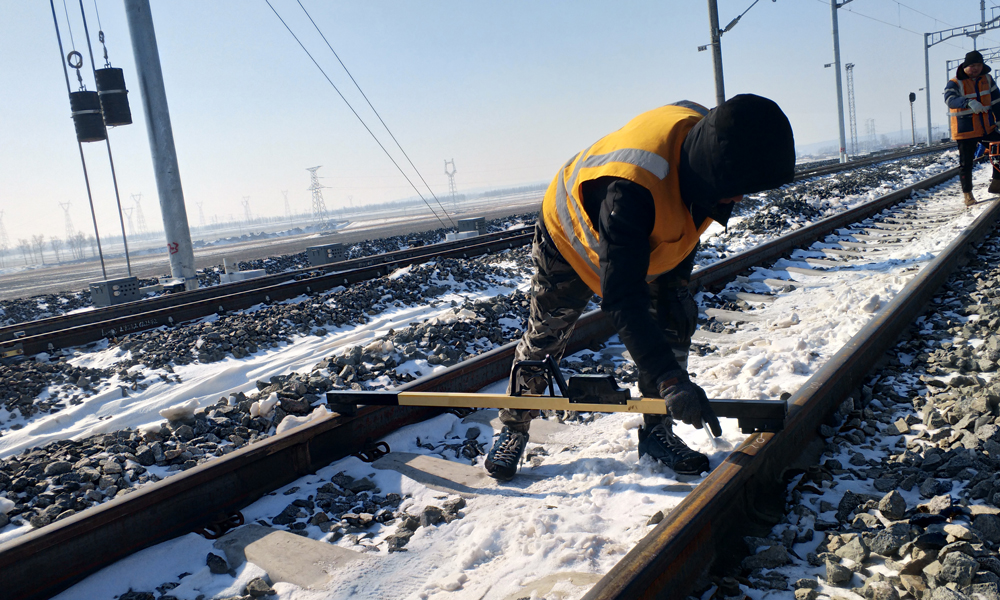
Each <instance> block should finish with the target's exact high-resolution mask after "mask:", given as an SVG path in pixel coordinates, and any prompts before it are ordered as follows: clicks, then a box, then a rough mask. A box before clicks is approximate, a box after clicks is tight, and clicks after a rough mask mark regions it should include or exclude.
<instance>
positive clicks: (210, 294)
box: [0, 144, 953, 358]
mask: <svg viewBox="0 0 1000 600" xmlns="http://www.w3.org/2000/svg"><path fill="white" fill-rule="evenodd" d="M951 146H953V144H941V145H935V146H931V147H928V148H922V149H920V150H917V151H912V152H911V151H903V152H898V153H895V154H891V155H885V156H878V157H871V158H866V159H862V160H857V161H853V162H850V163H846V164H835V165H826V166H822V167H817V168H813V169H804V170H802V171H800V172H799V173H797V174H796V180H802V179H808V178H811V177H816V176H821V175H828V174H831V173H837V172H840V171H845V170H850V169H855V168H858V167H863V166H868V165H871V164H875V163H878V162H884V161H887V160H893V159H896V158H905V157H908V156H917V155H920V154H927V153H933V152H940V151H942V150H945V149H947V148H949V147H951ZM530 242H531V229H530V228H523V229H518V230H510V231H504V232H499V233H493V234H488V235H485V236H479V237H476V238H471V239H467V240H459V241H455V242H444V243H440V244H434V245H430V246H421V247H414V248H408V249H405V250H398V251H395V252H389V253H386V254H380V255H374V256H367V257H362V258H356V259H351V260H346V261H342V262H338V263H331V264H329V265H323V266H320V267H310V268H304V269H298V270H293V271H286V272H283V273H277V274H274V275H268V276H265V277H261V278H257V279H250V280H246V281H242V282H236V283H231V284H226V285H222V286H212V287H208V288H201V289H198V290H192V291H187V292H180V293H176V294H168V295H163V296H159V297H155V298H150V299H144V300H139V301H136V302H129V303H125V304H121V305H116V306H110V307H106V308H98V309H95V310H92V311H87V312H82V313H76V314H71V315H61V316H56V317H50V318H46V319H39V320H36V321H31V322H27V323H18V324H14V325H9V326H6V327H0V358H9V357H14V356H20V355H27V356H31V355H33V354H36V353H38V352H45V351H51V350H55V349H59V348H65V347H69V346H77V345H82V344H87V343H90V342H95V341H98V340H101V339H104V338H106V337H112V338H113V337H116V336H118V335H121V334H124V333H132V332H137V331H144V330H148V329H153V328H156V327H161V326H164V325H168V326H169V325H174V324H177V323H181V322H184V321H188V320H191V319H196V318H199V317H204V316H208V315H211V314H213V313H217V312H220V311H230V310H240V309H244V308H248V307H250V306H253V305H255V304H259V303H261V302H278V301H281V300H286V299H288V298H294V297H296V296H299V295H302V294H309V293H317V292H321V291H325V290H328V289H331V288H333V287H336V286H338V285H350V284H352V283H357V282H359V281H365V280H368V279H373V278H375V277H380V276H382V275H386V274H387V273H389V272H391V271H392V270H393V269H396V268H400V267H405V266H407V265H410V264H415V263H420V262H426V261H428V260H432V259H433V258H436V257H441V258H450V257H456V258H462V257H472V256H478V255H481V254H484V253H490V252H497V251H499V250H503V249H507V248H511V247H514V246H517V245H524V244H528V243H530Z"/></svg>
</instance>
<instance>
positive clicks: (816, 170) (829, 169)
mask: <svg viewBox="0 0 1000 600" xmlns="http://www.w3.org/2000/svg"><path fill="white" fill-rule="evenodd" d="M957 147H958V145H957V144H956V143H955V142H946V143H944V144H934V145H933V146H924V147H922V148H919V149H913V150H900V151H899V152H893V153H890V154H884V155H882V156H871V157H868V158H862V159H859V160H852V161H849V162H846V163H840V162H838V163H834V164H832V165H824V166H822V167H813V168H811V169H803V170H801V171H798V172H796V173H795V180H796V181H798V180H800V179H808V178H809V177H818V176H820V175H830V174H833V173H839V172H841V171H846V170H849V169H853V168H857V167H867V166H869V165H874V164H876V163H880V162H886V161H890V160H898V159H900V158H908V157H910V156H920V155H922V154H931V153H933V152H942V151H944V150H950V149H952V148H957Z"/></svg>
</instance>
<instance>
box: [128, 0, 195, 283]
mask: <svg viewBox="0 0 1000 600" xmlns="http://www.w3.org/2000/svg"><path fill="white" fill-rule="evenodd" d="M125 15H126V17H127V18H128V28H129V34H130V36H131V38H132V53H133V54H134V55H135V66H136V70H137V71H138V73H139V90H140V91H141V92H142V99H143V105H144V106H145V108H146V132H147V134H148V136H149V147H150V151H151V154H152V155H153V174H154V175H155V176H156V189H157V192H158V193H159V196H160V213H161V215H162V216H163V230H164V233H165V234H166V241H167V252H168V256H169V258H170V274H171V275H172V276H173V277H174V278H175V279H183V280H184V288H185V289H187V290H193V289H197V288H198V277H197V275H196V274H195V270H194V247H193V246H192V245H191V230H190V229H189V227H188V218H187V209H185V207H184V191H183V189H182V188H181V176H180V171H179V169H178V167H177V150H176V148H175V147H174V133H173V129H172V128H171V126H170V112H169V109H168V107H167V92H166V89H165V88H164V86H163V72H162V70H161V68H160V54H159V50H158V49H157V46H156V33H155V31H154V30H153V15H152V14H151V13H150V9H149V0H125Z"/></svg>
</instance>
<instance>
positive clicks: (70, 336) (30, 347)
mask: <svg viewBox="0 0 1000 600" xmlns="http://www.w3.org/2000/svg"><path fill="white" fill-rule="evenodd" d="M531 236H532V234H531V233H520V234H518V235H515V236H513V237H509V238H501V239H497V240H494V241H490V242H480V243H478V244H474V245H470V246H464V247H461V248H457V249H453V250H449V251H446V252H441V251H437V250H434V251H431V252H427V253H424V254H418V255H415V256H411V257H408V258H403V259H397V260H394V261H392V262H384V263H376V264H374V265H373V266H365V267H357V268H353V269H347V270H343V271H335V272H329V273H325V274H323V275H317V276H315V277H310V278H308V279H295V280H292V281H287V280H283V281H280V282H277V283H273V284H271V285H265V286H261V287H253V288H250V289H244V290H243V291H236V292H232V293H226V294H225V295H221V296H210V297H208V298H203V299H199V300H192V301H190V302H185V303H183V304H177V305H172V306H166V307H164V308H159V309H153V310H143V312H126V313H124V314H121V315H120V316H116V317H113V318H109V319H106V320H102V321H96V322H90V323H86V324H84V325H77V326H75V327H67V328H63V329H57V330H53V331H48V332H45V333H38V334H35V335H30V336H25V337H21V338H18V339H16V340H8V341H6V342H0V356H12V355H26V356H31V355H33V354H37V353H39V352H47V351H48V352H51V351H53V350H56V349H59V348H66V347H71V346H80V345H83V344H88V343H90V342H96V341H98V340H102V339H104V338H112V339H113V338H115V337H118V336H120V335H124V334H128V333H134V332H138V331H145V330H148V329H155V328H157V327H161V326H164V325H168V326H172V325H177V324H180V323H182V322H185V321H190V320H193V319H198V318H201V317H206V316H208V315H211V314H214V313H219V312H226V311H231V310H242V309H246V308H250V307H251V306H254V305H256V304H261V303H272V302H279V301H281V300H287V299H289V298H295V297H296V296H301V295H303V294H313V293H316V292H321V291H324V290H328V289H332V288H334V287H337V286H339V285H350V284H354V283H358V282H359V281H367V280H369V279H374V278H376V277H380V276H383V275H388V274H389V273H390V272H392V270H393V269H396V268H399V267H402V266H406V265H412V264H417V263H423V262H427V261H430V260H432V259H436V258H451V257H462V258H470V257H473V256H480V255H483V254H491V253H493V252H497V251H500V250H506V249H508V248H513V247H515V246H522V245H524V244H527V243H529V242H530V241H531ZM284 279H287V278H284ZM224 291H227V292H228V290H225V289H224ZM189 293H193V292H189ZM135 308H139V309H145V308H146V307H145V305H143V304H138V305H137V306H136V307H135Z"/></svg>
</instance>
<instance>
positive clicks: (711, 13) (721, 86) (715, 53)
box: [708, 0, 726, 106]
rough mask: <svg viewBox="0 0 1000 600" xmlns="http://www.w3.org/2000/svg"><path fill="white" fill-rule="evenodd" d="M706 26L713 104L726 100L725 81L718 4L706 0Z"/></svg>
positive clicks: (712, 0)
mask: <svg viewBox="0 0 1000 600" xmlns="http://www.w3.org/2000/svg"><path fill="white" fill-rule="evenodd" d="M708 27H709V33H710V34H711V39H712V41H711V42H710V44H711V46H712V68H713V70H714V71H715V105H716V106H718V105H720V104H722V103H723V102H725V101H726V81H725V78H724V77H723V76H722V33H720V32H719V5H718V3H717V2H716V0H708Z"/></svg>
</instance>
